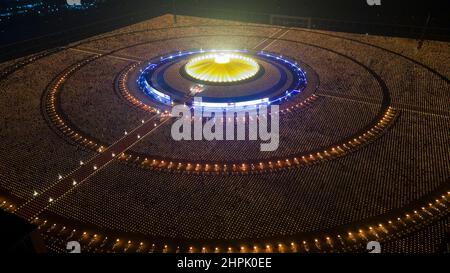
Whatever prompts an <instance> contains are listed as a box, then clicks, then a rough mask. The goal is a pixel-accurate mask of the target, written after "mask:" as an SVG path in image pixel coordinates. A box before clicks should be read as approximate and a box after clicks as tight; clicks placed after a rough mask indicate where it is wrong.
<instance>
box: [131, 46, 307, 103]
mask: <svg viewBox="0 0 450 273" xmlns="http://www.w3.org/2000/svg"><path fill="white" fill-rule="evenodd" d="M247 56H250V57H247ZM253 57H254V58H253ZM186 59H190V60H189V61H186ZM257 59H259V60H261V61H264V62H265V63H267V65H270V66H272V67H273V69H275V70H279V71H280V74H281V76H280V79H278V82H277V83H274V86H273V87H270V88H268V89H264V90H262V91H261V92H259V93H258V92H256V93H254V94H252V95H251V96H245V91H243V93H244V94H243V95H242V96H238V97H234V96H229V97H221V98H211V97H204V96H203V97H202V101H201V102H198V101H195V102H194V101H193V100H192V99H189V95H192V94H189V92H186V91H183V90H176V89H175V88H172V87H171V86H170V83H166V82H165V79H164V76H161V75H160V74H163V73H160V70H166V69H167V67H170V66H172V65H176V64H178V63H180V62H183V61H186V65H185V72H186V74H188V75H189V76H191V77H192V78H194V79H195V78H199V79H201V80H202V81H205V79H206V78H203V77H206V76H205V75H203V76H201V75H196V74H195V73H196V71H197V72H198V71H200V70H201V69H198V66H197V65H199V64H200V62H202V61H203V60H208V62H207V63H206V64H203V65H207V66H208V65H209V66H215V65H219V66H220V65H223V64H232V63H233V62H236V64H237V62H246V63H247V65H246V66H245V68H244V69H243V74H239V73H236V74H233V73H229V74H227V75H228V76H230V75H235V76H236V77H237V78H236V80H235V79H233V78H228V77H227V76H225V79H229V83H230V84H231V85H232V86H236V87H238V88H239V89H241V85H240V84H241V82H240V80H245V79H247V80H252V81H258V80H259V78H257V79H255V78H252V77H254V76H255V75H256V74H259V73H260V72H261V71H262V70H263V69H262V68H261V67H260V64H258V63H257V61H255V60H257ZM200 67H201V65H200ZM241 72H242V71H241ZM206 74H208V73H206ZM287 74H290V75H287ZM208 75H209V76H211V77H212V78H210V80H211V81H210V82H211V85H214V83H216V82H218V81H219V78H220V77H219V76H214V73H212V74H208ZM179 76H180V77H182V76H181V75H179ZM288 78H289V80H287V79H288ZM155 79H156V80H155ZM158 80H159V82H158ZM137 83H138V86H139V88H140V89H141V90H142V91H143V92H144V93H145V94H146V95H148V96H149V97H150V98H151V99H152V100H153V101H154V102H156V105H158V104H159V105H160V108H161V109H164V108H165V109H167V106H171V105H174V104H178V103H186V104H187V105H189V106H195V107H196V108H198V107H202V108H203V110H205V111H206V110H214V111H217V110H224V111H227V110H233V111H239V110H245V109H246V108H249V107H255V106H263V105H270V104H281V103H283V102H285V101H287V100H289V99H290V98H291V97H292V96H295V95H297V94H299V93H301V92H302V91H303V90H304V89H305V88H306V85H307V79H306V72H305V71H304V70H303V69H302V68H301V67H300V66H299V65H298V63H297V62H296V61H295V60H292V59H290V58H287V57H284V56H281V55H279V54H274V53H271V52H265V51H248V50H221V51H216V50H192V51H184V52H181V51H180V52H178V53H174V54H170V55H165V56H162V57H159V58H156V59H153V60H151V61H150V62H149V63H148V64H147V66H146V67H145V68H143V69H142V71H141V73H140V75H139V76H138V79H137ZM192 84H193V85H195V84H196V82H195V81H192ZM271 84H272V83H271V82H269V83H266V84H261V86H262V87H267V85H271ZM205 85H208V82H206V83H205Z"/></svg>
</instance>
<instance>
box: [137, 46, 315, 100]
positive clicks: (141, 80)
mask: <svg viewBox="0 0 450 273" xmlns="http://www.w3.org/2000/svg"><path fill="white" fill-rule="evenodd" d="M202 52H205V51H203V49H201V50H200V51H198V50H197V51H186V52H181V51H180V52H179V53H178V54H177V55H170V56H168V57H161V58H160V62H156V63H149V64H148V65H147V66H146V67H145V68H144V69H143V70H141V71H140V72H141V75H140V76H139V77H138V79H137V83H138V85H139V86H140V88H141V89H142V90H144V92H146V93H147V91H151V90H147V89H148V87H151V88H154V87H152V86H151V84H150V83H148V82H147V78H151V73H153V72H154V71H156V69H157V68H158V67H160V66H161V65H162V64H165V63H166V61H167V60H170V61H173V60H174V59H176V58H179V57H184V56H186V55H192V54H197V53H202ZM206 52H218V51H217V50H211V51H206ZM220 52H221V53H223V52H238V53H243V52H247V51H246V50H241V51H239V50H234V51H233V50H231V51H230V50H228V51H226V50H225V51H220ZM230 55H236V56H241V57H242V58H247V57H245V56H242V55H238V54H230ZM257 55H258V56H261V57H264V58H267V59H272V60H276V61H281V62H282V63H283V64H285V65H288V66H289V67H290V68H291V69H293V70H294V72H295V73H296V74H297V76H298V77H297V78H296V81H297V83H296V88H294V89H293V90H290V91H289V90H287V91H286V92H285V94H284V95H283V96H281V97H278V98H276V99H273V100H271V101H269V102H268V103H267V104H272V103H280V102H281V101H283V100H288V99H289V98H290V97H291V96H292V95H293V94H294V93H300V92H301V91H300V89H301V88H302V87H304V86H306V84H307V79H306V72H305V71H303V70H302V68H301V67H300V66H299V65H298V63H297V62H295V61H292V60H290V59H288V58H285V57H283V56H282V55H275V54H271V53H268V52H264V51H260V52H258V53H257ZM207 56H214V57H215V56H217V55H216V54H208V55H207ZM199 58H200V59H202V58H203V59H205V58H206V57H205V55H202V56H199V57H197V58H193V59H192V60H191V61H194V60H196V59H199ZM211 58H212V57H211ZM249 59H250V58H249ZM250 60H251V59H250ZM251 61H253V60H251ZM253 62H254V61H253ZM255 64H256V65H257V66H258V64H257V63H256V62H255ZM186 69H188V65H186ZM188 74H189V73H188ZM194 78H195V77H194ZM200 80H206V79H201V78H200ZM239 80H242V79H239ZM159 92H161V91H159ZM150 93H152V92H150ZM152 96H156V99H157V100H158V101H160V102H163V101H165V100H167V99H166V98H161V97H159V96H158V95H157V94H154V93H152ZM169 98H170V97H169ZM130 99H131V100H136V99H135V98H133V97H132V98H130ZM135 103H138V104H139V103H140V101H139V100H136V102H135ZM166 104H167V103H166ZM172 105H173V103H172Z"/></svg>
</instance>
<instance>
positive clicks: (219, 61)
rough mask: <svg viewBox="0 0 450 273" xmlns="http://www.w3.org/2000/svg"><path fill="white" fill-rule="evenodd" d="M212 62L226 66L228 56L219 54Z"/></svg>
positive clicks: (228, 59) (228, 60)
mask: <svg viewBox="0 0 450 273" xmlns="http://www.w3.org/2000/svg"><path fill="white" fill-rule="evenodd" d="M214 62H215V63H217V64H226V63H229V62H230V56H228V55H226V54H220V55H218V56H217V57H216V58H215V59H214Z"/></svg>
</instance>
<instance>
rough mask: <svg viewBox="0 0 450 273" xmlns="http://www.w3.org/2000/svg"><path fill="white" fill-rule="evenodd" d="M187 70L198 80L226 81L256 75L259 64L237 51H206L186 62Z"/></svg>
mask: <svg viewBox="0 0 450 273" xmlns="http://www.w3.org/2000/svg"><path fill="white" fill-rule="evenodd" d="M185 71H186V73H187V74H188V75H189V76H191V77H192V78H194V79H197V80H201V81H205V82H214V83H226V82H238V81H242V80H246V79H249V78H251V77H253V76H255V75H256V74H257V73H258V71H259V65H258V63H257V62H256V61H255V60H253V59H252V58H249V57H246V56H243V55H240V54H236V53H206V54H203V55H200V56H197V57H194V58H192V59H191V60H190V61H189V62H188V63H187V64H186V66H185Z"/></svg>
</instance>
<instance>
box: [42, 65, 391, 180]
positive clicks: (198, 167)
mask: <svg viewBox="0 0 450 273" xmlns="http://www.w3.org/2000/svg"><path fill="white" fill-rule="evenodd" d="M97 57H98V56H96V57H94V58H97ZM82 65H83V63H81V64H78V65H77V66H76V67H74V68H72V69H71V70H69V72H67V73H65V74H64V75H63V77H61V78H60V79H59V80H58V82H57V84H56V86H55V87H54V88H53V89H52V91H53V92H52V96H51V99H50V103H51V110H52V113H53V114H51V116H52V117H53V118H52V120H56V121H57V122H58V123H59V125H60V128H62V129H63V132H65V133H66V134H69V135H70V136H72V137H76V138H75V140H76V141H78V142H79V143H81V144H83V145H86V146H88V147H90V148H92V147H98V146H99V145H98V144H96V143H94V142H93V141H90V140H88V139H87V138H83V137H81V136H79V135H78V133H75V132H74V131H73V130H72V129H70V128H69V127H68V126H67V125H65V124H64V122H63V121H62V119H61V118H60V117H59V115H58V114H57V113H56V107H55V104H54V103H55V93H56V92H57V90H58V88H59V87H60V85H61V84H62V83H63V82H64V81H65V78H66V77H67V76H68V74H70V73H72V72H73V71H75V69H77V68H78V67H81V66H82ZM131 69H132V68H130V69H129V71H130V70H131ZM124 82H125V81H123V82H122V84H124ZM122 84H121V85H122ZM122 90H126V87H125V86H122ZM156 111H157V113H158V114H159V113H160V112H159V110H156ZM165 114H168V113H167V112H165ZM394 115H395V110H394V109H393V108H392V107H389V108H388V110H387V112H386V113H385V115H384V116H383V118H382V119H381V120H380V121H379V123H378V124H377V125H375V126H374V128H371V129H370V130H368V131H367V132H366V133H364V134H363V135H361V136H359V137H358V138H355V139H353V140H350V141H349V142H348V145H350V146H357V145H360V144H361V142H363V141H365V140H366V138H371V137H375V136H376V134H377V133H378V130H382V129H383V128H384V127H385V126H386V125H387V123H388V122H389V121H390V120H391V119H392V118H393V117H394ZM156 125H157V124H156V123H155V125H154V126H156ZM125 134H127V132H126V131H125ZM138 137H139V136H138ZM80 140H81V141H80ZM86 143H87V144H86ZM348 145H347V144H343V145H342V146H341V145H338V146H336V147H332V148H331V150H330V151H328V150H325V151H323V152H318V153H315V154H310V155H309V156H308V157H307V156H302V157H301V158H298V157H294V158H291V159H289V158H287V159H285V160H284V161H281V160H276V162H272V161H268V162H260V163H259V164H249V163H241V164H231V166H228V165H227V164H221V165H219V164H217V163H216V164H204V165H203V164H199V163H197V164H194V163H181V162H172V161H165V160H157V159H153V160H149V159H148V158H145V159H144V160H142V161H141V163H140V166H143V167H157V168H159V169H162V168H166V169H173V170H181V171H183V170H185V171H188V172H191V171H193V172H202V171H203V172H212V173H214V172H244V173H247V172H249V171H264V170H273V169H282V168H286V167H287V168H289V167H292V166H295V165H308V164H311V163H313V162H315V161H318V160H324V159H329V158H332V157H333V155H335V156H340V154H341V153H344V152H345V151H346V150H351V149H352V147H349V146H348ZM102 147H103V146H100V148H99V149H97V150H100V151H101V150H102ZM132 158H133V156H132V155H127V154H125V153H123V154H122V155H121V156H120V157H119V159H121V160H125V161H129V160H130V159H132Z"/></svg>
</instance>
